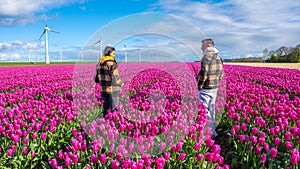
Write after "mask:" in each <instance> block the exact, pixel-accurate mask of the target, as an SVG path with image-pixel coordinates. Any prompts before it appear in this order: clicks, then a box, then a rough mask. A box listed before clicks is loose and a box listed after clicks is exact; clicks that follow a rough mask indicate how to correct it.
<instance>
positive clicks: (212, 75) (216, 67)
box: [197, 39, 223, 138]
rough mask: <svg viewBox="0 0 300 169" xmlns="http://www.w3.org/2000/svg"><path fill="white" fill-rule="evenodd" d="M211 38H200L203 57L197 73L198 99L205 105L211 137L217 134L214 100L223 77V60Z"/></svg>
mask: <svg viewBox="0 0 300 169" xmlns="http://www.w3.org/2000/svg"><path fill="white" fill-rule="evenodd" d="M214 45H215V43H214V41H213V40H212V39H204V40H202V47H201V49H202V51H203V57H202V60H201V68H200V71H199V73H198V75H197V81H198V90H199V92H198V96H199V101H200V102H203V104H204V105H205V107H206V113H207V120H209V121H210V124H209V127H210V128H211V130H212V134H213V138H214V137H217V136H218V133H217V132H216V131H215V124H214V121H215V102H216V98H217V92H218V88H219V83H220V81H221V79H222V77H223V60H222V59H221V57H220V56H219V54H218V52H219V51H218V50H217V49H216V48H215V47H214Z"/></svg>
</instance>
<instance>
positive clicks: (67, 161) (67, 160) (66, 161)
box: [65, 157, 71, 167]
mask: <svg viewBox="0 0 300 169" xmlns="http://www.w3.org/2000/svg"><path fill="white" fill-rule="evenodd" d="M65 164H66V166H67V167H69V166H71V159H70V158H69V157H67V158H66V159H65Z"/></svg>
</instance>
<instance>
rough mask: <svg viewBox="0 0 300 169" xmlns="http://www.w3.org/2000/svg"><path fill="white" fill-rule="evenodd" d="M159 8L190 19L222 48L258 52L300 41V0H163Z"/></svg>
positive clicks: (223, 49)
mask: <svg viewBox="0 0 300 169" xmlns="http://www.w3.org/2000/svg"><path fill="white" fill-rule="evenodd" d="M156 8H157V9H156V11H157V10H158V11H163V12H165V13H171V14H174V15H178V16H181V17H183V18H185V19H187V20H189V21H190V22H191V23H193V24H195V25H196V26H197V27H199V28H200V30H201V31H203V32H204V33H205V34H206V35H208V36H209V37H212V38H213V39H215V41H216V45H217V46H218V48H220V49H221V51H225V50H226V51H233V53H234V52H236V51H246V52H248V53H255V52H256V53H257V55H258V53H259V52H262V50H263V49H264V48H266V47H267V48H272V49H277V48H278V47H280V46H282V45H286V46H295V45H296V44H299V39H300V29H299V27H300V1H294V0H286V1H282V0H224V1H221V2H218V3H213V2H212V1H206V2H205V1H202V2H193V1H186V0H185V1H183V0H177V1H164V0H161V1H159V3H158V4H156ZM227 54H228V53H226V55H227ZM227 56H228V57H231V56H230V55H227ZM245 56H247V55H245Z"/></svg>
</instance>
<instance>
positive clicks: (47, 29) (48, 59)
mask: <svg viewBox="0 0 300 169" xmlns="http://www.w3.org/2000/svg"><path fill="white" fill-rule="evenodd" d="M45 23H46V26H45V28H44V31H43V33H42V35H41V36H40V38H39V40H41V38H42V37H43V35H44V34H45V61H46V64H50V58H49V53H48V31H51V32H54V33H59V32H57V31H55V30H53V29H50V28H49V27H48V23H47V18H46V15H45Z"/></svg>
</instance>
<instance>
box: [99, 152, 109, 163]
mask: <svg viewBox="0 0 300 169" xmlns="http://www.w3.org/2000/svg"><path fill="white" fill-rule="evenodd" d="M106 161H107V159H106V154H100V162H101V163H102V164H105V163H106Z"/></svg>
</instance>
